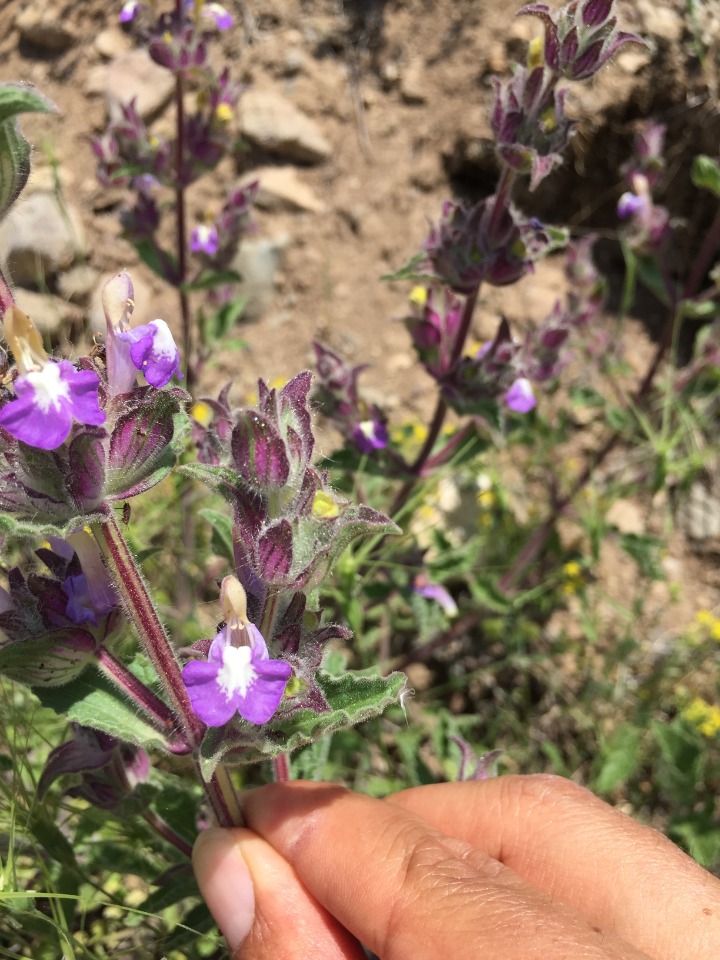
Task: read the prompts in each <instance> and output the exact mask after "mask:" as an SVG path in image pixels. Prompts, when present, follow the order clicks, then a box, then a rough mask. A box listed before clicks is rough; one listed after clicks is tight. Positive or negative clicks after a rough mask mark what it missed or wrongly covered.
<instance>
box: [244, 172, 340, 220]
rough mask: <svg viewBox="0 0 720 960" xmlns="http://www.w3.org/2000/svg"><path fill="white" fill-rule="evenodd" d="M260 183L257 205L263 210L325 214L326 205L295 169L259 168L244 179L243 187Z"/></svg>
mask: <svg viewBox="0 0 720 960" xmlns="http://www.w3.org/2000/svg"><path fill="white" fill-rule="evenodd" d="M254 180H259V181H260V189H259V191H258V195H257V201H256V202H257V205H258V206H259V207H261V208H262V209H263V210H289V211H291V212H297V211H302V212H306V213H323V212H324V211H325V204H324V203H323V202H322V200H320V198H319V197H317V196H316V195H315V193H314V192H313V191H312V190H311V189H310V187H309V186H308V185H307V184H306V183H303V182H302V180H300V179H299V177H298V172H297V169H296V168H295V167H258V168H257V169H255V170H253V171H252V173H250V174H248V175H247V176H245V177H243V179H242V185H243V186H244V185H245V184H248V183H252V182H253V181H254Z"/></svg>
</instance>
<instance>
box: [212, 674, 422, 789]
mask: <svg viewBox="0 0 720 960" xmlns="http://www.w3.org/2000/svg"><path fill="white" fill-rule="evenodd" d="M317 679H318V683H319V685H320V687H321V689H322V692H323V694H324V696H325V698H326V700H327V702H328V703H329V704H330V711H329V712H327V713H316V712H315V711H314V710H299V711H297V712H296V713H292V714H290V715H288V716H287V717H282V716H278V717H276V718H275V719H274V720H271V721H270V723H268V724H266V725H265V726H263V727H252V726H251V725H250V724H247V723H240V722H238V723H237V724H235V723H233V724H232V725H226V726H224V727H215V728H212V729H210V730H208V732H207V734H206V735H205V739H204V740H203V743H202V746H201V748H200V767H201V770H202V775H203V777H205V779H206V780H207V779H208V778H209V777H211V776H212V774H213V771H214V770H215V768H216V767H217V765H218V763H220V761H221V760H223V758H225V760H226V762H228V763H230V764H232V763H236V764H246V763H258V762H259V761H261V760H268V759H270V758H271V757H276V756H278V755H279V754H281V753H285V752H287V751H292V750H297V749H298V747H302V746H304V745H305V744H307V743H312V742H313V741H314V740H318V739H319V738H320V737H322V736H325V735H326V734H328V733H334V732H335V731H336V730H344V729H346V728H348V727H354V726H355V725H356V724H358V723H362V722H363V721H364V720H369V719H370V718H371V717H377V716H379V715H380V714H381V713H382V712H383V711H384V710H385V709H386V708H387V707H389V706H390V705H391V704H393V703H397V702H398V701H400V700H401V699H402V697H403V695H404V694H405V689H406V685H407V678H406V677H405V674H404V673H392V674H390V676H389V677H368V676H362V675H360V674H357V673H352V672H348V673H345V674H343V675H342V676H339V677H333V676H331V675H330V674H328V673H322V672H321V673H319V674H318V678H317ZM233 726H234V728H235V729H234V733H233Z"/></svg>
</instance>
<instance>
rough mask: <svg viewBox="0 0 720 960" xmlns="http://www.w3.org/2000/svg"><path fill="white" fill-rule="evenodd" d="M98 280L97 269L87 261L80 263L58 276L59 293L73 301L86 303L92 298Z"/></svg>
mask: <svg viewBox="0 0 720 960" xmlns="http://www.w3.org/2000/svg"><path fill="white" fill-rule="evenodd" d="M97 280H98V272H97V270H93V268H92V267H90V266H88V264H87V263H78V264H77V265H76V266H74V267H71V268H70V270H67V271H66V272H65V273H61V274H60V276H59V277H58V283H57V288H58V293H59V294H60V296H61V297H63V299H65V300H69V301H70V302H71V303H80V304H85V303H87V302H88V300H89V299H90V296H91V294H92V292H93V289H94V287H95V285H96V284H97Z"/></svg>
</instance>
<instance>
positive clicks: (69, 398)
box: [0, 306, 105, 450]
mask: <svg viewBox="0 0 720 960" xmlns="http://www.w3.org/2000/svg"><path fill="white" fill-rule="evenodd" d="M4 323H5V335H6V337H7V340H8V343H9V344H10V348H11V349H12V351H13V355H14V356H15V362H16V364H17V367H18V370H19V376H18V377H17V379H16V380H15V384H14V387H15V399H14V400H11V401H10V402H9V403H6V404H5V406H4V407H3V408H2V409H0V426H1V427H3V428H4V429H5V430H7V432H8V433H9V434H11V435H12V436H13V437H15V438H16V439H17V440H22V442H23V443H27V444H29V445H30V446H31V447H38V448H39V449H40V450H55V449H56V448H57V447H59V446H60V445H61V444H62V443H64V442H65V440H67V438H68V436H69V434H70V429H71V427H72V424H73V420H78V421H79V422H80V423H87V424H92V425H94V426H99V425H100V424H102V423H104V422H105V414H104V413H103V411H102V410H101V409H100V404H99V402H98V386H99V383H100V379H99V377H98V376H97V374H96V373H93V372H92V370H76V369H75V367H74V366H73V365H72V364H71V363H70V361H69V360H61V361H59V362H58V361H56V360H51V359H50V358H49V357H48V355H47V353H46V352H45V350H44V349H43V346H42V340H41V338H40V336H39V334H38V332H37V330H36V329H35V327H34V326H33V325H32V323H31V322H30V320H29V319H28V318H27V317H26V316H25V314H24V313H23V312H22V311H21V310H19V309H18V308H17V307H14V306H13V307H10V308H9V309H8V310H7V312H6V314H5V317H4Z"/></svg>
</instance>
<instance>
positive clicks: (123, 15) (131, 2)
mask: <svg viewBox="0 0 720 960" xmlns="http://www.w3.org/2000/svg"><path fill="white" fill-rule="evenodd" d="M139 9H140V3H139V0H127V3H124V4H123V5H122V9H121V10H120V13H119V15H118V20H119V21H120V23H130V21H131V20H134V19H135V17H136V16H137V15H138V10H139Z"/></svg>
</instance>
